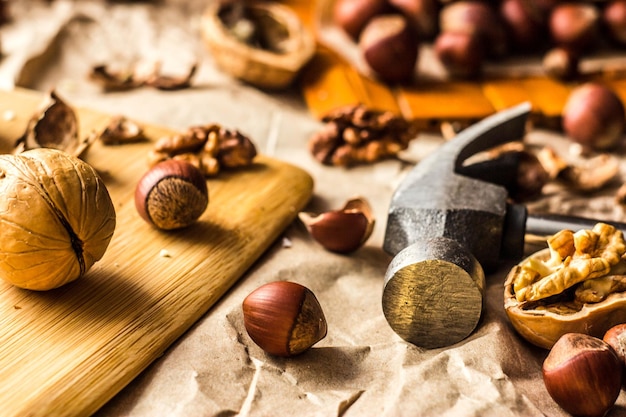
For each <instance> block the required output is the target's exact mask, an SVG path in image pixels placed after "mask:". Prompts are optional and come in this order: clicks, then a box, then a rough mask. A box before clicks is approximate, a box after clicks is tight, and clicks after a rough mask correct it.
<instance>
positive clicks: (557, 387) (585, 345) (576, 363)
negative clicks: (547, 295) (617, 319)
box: [542, 333, 622, 417]
mask: <svg viewBox="0 0 626 417" xmlns="http://www.w3.org/2000/svg"><path fill="white" fill-rule="evenodd" d="M542 372H543V381H544V384H545V386H546V389H547V390H548V393H549V394H550V396H551V397H552V399H553V400H554V401H555V402H556V403H557V404H558V405H559V406H561V408H563V409H564V410H565V411H567V412H568V413H570V414H572V415H575V416H589V417H601V416H604V415H605V414H606V413H607V411H608V410H609V409H610V408H611V407H612V406H613V404H615V401H616V400H617V397H618V396H619V393H620V389H621V385H622V363H621V362H620V360H619V358H618V357H617V355H616V354H615V352H614V351H613V348H611V346H609V344H607V343H606V342H604V341H603V340H601V339H598V338H595V337H592V336H589V335H586V334H579V333H566V334H564V335H563V336H561V337H560V338H559V340H557V342H556V343H555V344H554V346H553V347H552V349H551V350H550V353H549V354H548V356H547V357H546V359H545V361H544V362H543V368H542Z"/></svg>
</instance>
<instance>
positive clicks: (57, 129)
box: [14, 90, 92, 156]
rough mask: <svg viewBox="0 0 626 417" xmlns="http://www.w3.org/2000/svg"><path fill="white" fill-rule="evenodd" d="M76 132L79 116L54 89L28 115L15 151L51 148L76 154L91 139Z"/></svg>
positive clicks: (79, 152) (85, 146)
mask: <svg viewBox="0 0 626 417" xmlns="http://www.w3.org/2000/svg"><path fill="white" fill-rule="evenodd" d="M78 133H79V132H78V117H77V116H76V113H75V111H74V109H73V108H72V107H71V106H69V105H68V104H67V103H65V101H63V100H62V99H61V98H60V97H59V96H58V94H57V93H56V92H55V91H54V90H53V91H51V92H50V94H49V95H48V96H47V97H46V98H45V99H44V101H43V102H42V103H41V105H40V108H39V109H38V110H37V111H36V112H35V114H33V116H32V117H31V119H30V121H29V122H28V125H27V127H26V131H25V132H24V134H23V135H22V137H20V138H19V139H18V140H17V142H16V146H15V150H14V153H20V152H23V151H27V150H29V149H37V148H53V149H58V150H62V151H65V152H67V153H69V154H72V155H74V156H79V155H81V154H82V153H83V152H84V151H85V149H87V147H88V146H89V145H90V144H91V141H92V139H91V138H90V137H88V138H86V139H80V138H79V135H78Z"/></svg>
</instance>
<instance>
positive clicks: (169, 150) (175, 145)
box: [149, 124, 257, 177]
mask: <svg viewBox="0 0 626 417" xmlns="http://www.w3.org/2000/svg"><path fill="white" fill-rule="evenodd" d="M256 155H257V151H256V147H255V146H254V143H253V142H252V141H251V140H250V138H248V137H247V136H245V135H244V134H243V133H241V132H240V131H238V130H235V129H227V128H224V127H222V126H220V125H219V124H208V125H203V126H192V127H190V128H189V129H187V130H186V131H184V132H182V133H180V134H178V135H174V136H168V137H163V138H161V139H159V140H157V142H156V143H155V145H154V149H153V150H152V152H151V153H150V155H149V164H150V165H151V166H154V165H155V164H157V163H159V162H162V161H164V160H167V159H171V158H173V159H178V160H184V161H187V162H189V163H190V164H192V165H194V166H196V167H197V168H198V169H200V171H202V173H203V174H204V175H205V176H206V177H213V176H215V175H217V174H218V173H219V172H220V170H221V169H224V168H225V169H233V168H241V167H246V166H249V165H250V164H252V161H253V160H254V158H255V157H256Z"/></svg>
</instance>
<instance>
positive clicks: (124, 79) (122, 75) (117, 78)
mask: <svg viewBox="0 0 626 417" xmlns="http://www.w3.org/2000/svg"><path fill="white" fill-rule="evenodd" d="M89 79H91V80H92V81H94V82H96V83H98V84H100V85H101V86H102V88H103V89H104V91H126V90H131V89H133V88H137V87H140V86H141V85H143V83H144V80H143V79H137V76H136V74H135V70H134V69H130V70H119V71H114V70H111V69H110V68H109V67H108V66H106V65H96V66H95V67H93V68H92V70H91V73H90V74H89Z"/></svg>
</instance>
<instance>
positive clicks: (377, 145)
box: [309, 105, 416, 166]
mask: <svg viewBox="0 0 626 417" xmlns="http://www.w3.org/2000/svg"><path fill="white" fill-rule="evenodd" d="M322 122H324V123H325V125H324V126H323V127H322V128H321V129H320V130H319V131H318V132H316V133H315V134H313V136H312V137H311V139H310V140H309V150H310V152H311V154H312V155H313V157H314V158H315V159H316V160H318V161H319V162H321V163H322V164H325V165H335V166H352V165H357V164H368V163H373V162H376V161H379V160H382V159H386V158H391V157H394V156H396V155H397V154H398V153H399V152H400V151H402V150H404V149H406V148H407V147H408V145H409V142H410V141H411V140H412V139H413V138H414V137H415V133H416V132H415V129H414V127H413V126H412V125H411V124H410V123H409V122H407V121H406V120H405V119H403V118H401V117H399V116H396V115H395V114H393V113H392V112H388V111H377V110H372V109H368V108H367V107H365V106H364V105H356V106H347V107H342V108H339V109H337V110H335V111H333V112H330V113H329V114H327V115H326V116H325V117H324V118H323V119H322Z"/></svg>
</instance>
